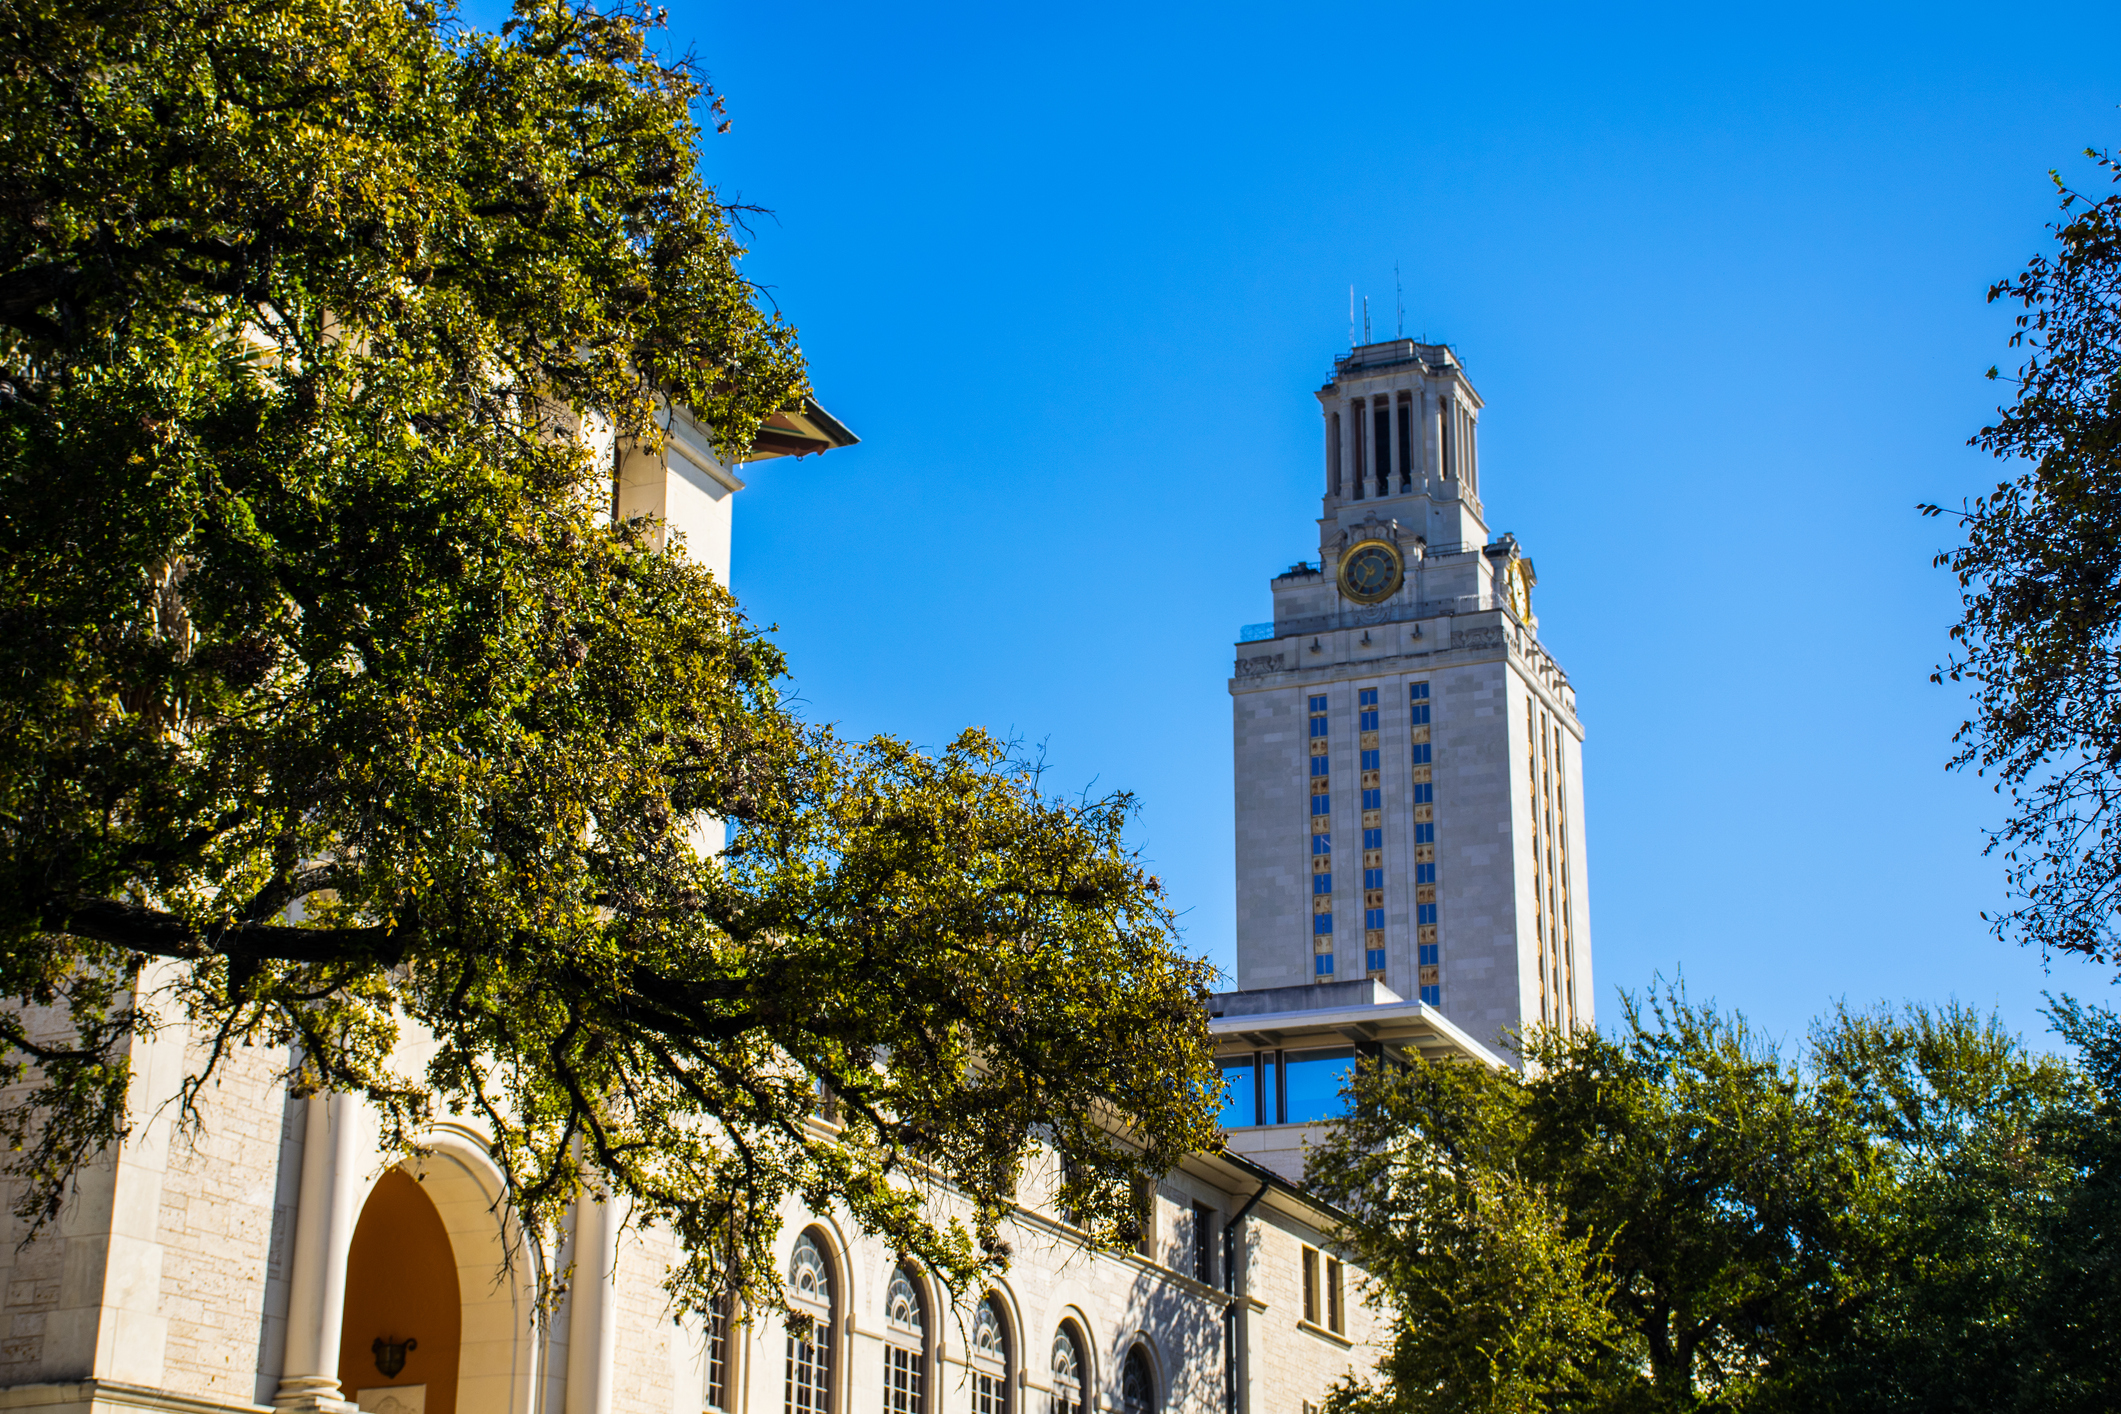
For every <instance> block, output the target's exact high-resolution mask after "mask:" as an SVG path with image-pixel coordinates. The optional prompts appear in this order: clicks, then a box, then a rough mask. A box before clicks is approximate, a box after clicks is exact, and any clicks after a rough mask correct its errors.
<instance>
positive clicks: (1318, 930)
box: [1311, 913, 1333, 938]
mask: <svg viewBox="0 0 2121 1414" xmlns="http://www.w3.org/2000/svg"><path fill="white" fill-rule="evenodd" d="M1332 931H1333V915H1332V914H1330V913H1314V914H1312V915H1311V936H1312V937H1314V938H1322V937H1324V936H1325V935H1326V934H1328V933H1330V932H1332Z"/></svg>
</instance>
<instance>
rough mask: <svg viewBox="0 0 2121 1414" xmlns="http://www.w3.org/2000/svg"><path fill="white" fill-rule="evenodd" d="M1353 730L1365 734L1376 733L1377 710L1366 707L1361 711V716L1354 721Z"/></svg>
mask: <svg viewBox="0 0 2121 1414" xmlns="http://www.w3.org/2000/svg"><path fill="white" fill-rule="evenodd" d="M1355 728H1356V730H1357V731H1365V732H1374V731H1376V730H1377V709H1376V708H1375V707H1366V708H1364V709H1363V712H1362V714H1361V715H1360V716H1359V717H1357V718H1356V720H1355Z"/></svg>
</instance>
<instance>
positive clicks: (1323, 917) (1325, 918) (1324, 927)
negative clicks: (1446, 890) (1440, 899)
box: [1311, 904, 1434, 937]
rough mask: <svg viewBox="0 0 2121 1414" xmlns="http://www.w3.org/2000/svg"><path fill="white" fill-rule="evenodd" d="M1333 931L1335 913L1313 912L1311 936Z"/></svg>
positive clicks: (1321, 935)
mask: <svg viewBox="0 0 2121 1414" xmlns="http://www.w3.org/2000/svg"><path fill="white" fill-rule="evenodd" d="M1430 907H1431V910H1432V911H1433V910H1434V905H1433V904H1432V905H1431V906H1430ZM1332 931H1333V915H1332V914H1330V913H1314V914H1312V915H1311V936H1313V937H1323V936H1324V935H1326V934H1327V933H1330V932H1332Z"/></svg>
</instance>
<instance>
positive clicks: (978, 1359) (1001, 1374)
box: [972, 1296, 1009, 1414]
mask: <svg viewBox="0 0 2121 1414" xmlns="http://www.w3.org/2000/svg"><path fill="white" fill-rule="evenodd" d="M972 1414H1009V1330H1008V1327H1007V1326H1005V1325H1003V1324H1002V1312H1001V1307H1000V1306H999V1305H998V1304H997V1303H996V1302H995V1299H994V1298H993V1297H992V1296H989V1297H987V1298H986V1299H985V1300H983V1301H981V1302H980V1304H979V1310H977V1311H975V1312H973V1314H972Z"/></svg>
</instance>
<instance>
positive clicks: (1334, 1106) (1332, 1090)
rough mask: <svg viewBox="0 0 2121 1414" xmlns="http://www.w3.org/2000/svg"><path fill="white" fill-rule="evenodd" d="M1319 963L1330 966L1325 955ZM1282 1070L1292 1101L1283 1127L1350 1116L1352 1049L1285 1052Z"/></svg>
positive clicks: (1326, 969)
mask: <svg viewBox="0 0 2121 1414" xmlns="http://www.w3.org/2000/svg"><path fill="white" fill-rule="evenodd" d="M1318 960H1319V961H1320V962H1323V963H1328V964H1330V962H1331V959H1330V958H1328V957H1326V956H1325V955H1324V954H1323V953H1321V954H1319V959H1318ZM1332 970H1333V969H1332V967H1331V966H1330V965H1328V966H1326V967H1322V968H1320V969H1319V976H1321V977H1323V976H1325V975H1327V974H1328V973H1330V972H1331V971H1332ZM1282 1070H1283V1072H1284V1077H1285V1078H1284V1080H1283V1082H1282V1083H1283V1085H1284V1086H1285V1087H1286V1088H1285V1090H1284V1091H1283V1093H1284V1094H1286V1095H1287V1096H1288V1101H1289V1102H1288V1108H1287V1109H1286V1110H1284V1111H1283V1113H1282V1123H1284V1124H1313V1123H1316V1122H1317V1121H1319V1120H1322V1119H1337V1118H1339V1117H1340V1116H1342V1115H1344V1114H1346V1113H1347V1112H1348V1097H1347V1095H1346V1094H1345V1093H1343V1092H1344V1090H1345V1088H1346V1086H1347V1083H1348V1078H1349V1077H1350V1076H1352V1075H1353V1074H1354V1073H1355V1048H1354V1047H1353V1046H1336V1047H1334V1048H1333V1049H1332V1050H1329V1051H1286V1052H1284V1053H1283V1054H1282Z"/></svg>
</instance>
